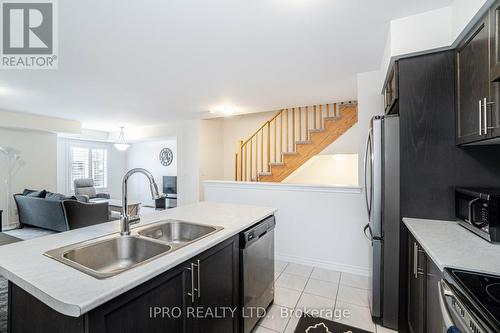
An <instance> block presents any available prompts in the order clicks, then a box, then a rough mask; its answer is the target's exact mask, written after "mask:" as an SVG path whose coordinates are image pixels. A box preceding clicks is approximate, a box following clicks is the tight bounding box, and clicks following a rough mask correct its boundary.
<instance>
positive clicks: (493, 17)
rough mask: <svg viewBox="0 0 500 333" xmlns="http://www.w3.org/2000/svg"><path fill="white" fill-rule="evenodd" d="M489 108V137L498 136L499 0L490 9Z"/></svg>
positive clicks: (499, 128)
mask: <svg viewBox="0 0 500 333" xmlns="http://www.w3.org/2000/svg"><path fill="white" fill-rule="evenodd" d="M490 80H491V82H490V96H491V102H492V104H490V108H489V109H488V110H487V111H488V113H487V116H488V118H489V119H488V122H487V125H488V128H487V135H488V136H489V137H490V138H499V137H500V0H498V1H496V2H495V4H494V5H493V6H492V7H491V9H490Z"/></svg>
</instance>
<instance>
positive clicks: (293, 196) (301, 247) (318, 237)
mask: <svg viewBox="0 0 500 333" xmlns="http://www.w3.org/2000/svg"><path fill="white" fill-rule="evenodd" d="M205 200H206V201H214V202H229V203H242V204H250V205H258V206H267V207H275V208H277V209H278V212H277V213H276V221H277V225H276V233H275V234H276V255H277V257H278V258H279V259H282V260H286V261H291V262H297V263H303V264H308V265H315V266H319V267H324V268H329V269H335V270H339V271H343V272H350V273H357V274H363V275H369V245H370V244H369V242H368V241H367V240H366V239H365V237H364V236H363V231H362V230H363V226H364V225H365V224H366V223H367V216H366V213H365V211H364V209H361V208H362V207H364V202H363V195H362V193H361V189H359V188H332V187H320V186H318V187H314V186H298V185H289V184H270V183H266V184H262V183H260V184H255V183H236V182H205Z"/></svg>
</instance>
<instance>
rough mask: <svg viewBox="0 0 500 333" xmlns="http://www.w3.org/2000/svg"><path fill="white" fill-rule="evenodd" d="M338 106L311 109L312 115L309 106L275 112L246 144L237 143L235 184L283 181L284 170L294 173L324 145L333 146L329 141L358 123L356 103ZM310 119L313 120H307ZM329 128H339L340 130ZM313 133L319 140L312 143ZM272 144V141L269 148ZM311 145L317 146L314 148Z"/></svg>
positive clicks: (315, 106)
mask: <svg viewBox="0 0 500 333" xmlns="http://www.w3.org/2000/svg"><path fill="white" fill-rule="evenodd" d="M337 104H338V103H330V104H317V105H313V106H312V111H313V112H312V114H311V112H309V111H310V108H309V106H304V107H296V108H295V107H294V108H285V109H281V110H280V111H278V112H277V113H276V114H275V115H274V116H273V117H272V118H271V119H270V120H268V121H266V122H265V123H264V124H263V125H262V126H261V127H260V128H259V129H257V131H255V132H254V134H252V135H251V136H250V137H249V138H248V139H247V140H246V141H243V140H240V141H239V142H238V143H239V149H238V152H237V153H236V154H235V163H234V165H235V173H234V178H235V180H239V181H262V180H264V181H266V180H268V181H270V180H271V179H283V178H284V177H286V175H287V174H289V173H290V172H291V171H290V170H285V169H284V168H285V167H288V169H290V167H291V168H293V170H295V169H296V168H297V167H298V165H300V164H301V163H304V162H305V161H306V160H307V159H308V158H309V157H310V156H311V154H317V153H319V151H320V149H322V147H323V148H324V145H326V144H328V142H333V141H332V140H335V139H336V138H338V136H340V135H341V134H342V133H343V132H345V131H346V130H347V129H348V128H350V127H351V126H352V125H353V124H354V123H355V122H356V121H357V107H356V102H345V103H344V102H342V103H340V104H338V105H337ZM332 105H333V107H332ZM345 108H347V109H345ZM303 109H305V112H302V110H303ZM341 109H342V110H344V109H345V112H346V116H344V115H342V118H341V114H340V110H341ZM343 112H344V111H343ZM290 113H291V116H290ZM311 117H312V119H310V118H311ZM318 117H319V119H318ZM303 118H304V119H303ZM341 119H343V120H341ZM310 120H312V125H313V126H312V128H310V127H309V123H310ZM303 122H305V126H303ZM332 122H334V123H332ZM332 124H333V125H332ZM335 124H338V125H335ZM278 126H279V130H278ZM332 126H340V130H337V129H335V127H332ZM271 127H272V131H273V133H272V134H271ZM332 130H333V132H332ZM303 131H305V135H304V136H303V135H302V133H303ZM283 132H285V133H283ZM312 133H315V134H314V138H316V136H318V139H315V140H313V136H312ZM278 135H279V141H278ZM271 140H273V143H272V144H271ZM318 140H319V141H318ZM283 141H285V142H283ZM297 143H300V146H297ZM310 144H313V146H308V145H310ZM271 145H272V146H271ZM314 145H319V146H318V147H315V146H314ZM271 154H272V158H271ZM304 154H306V155H304ZM307 154H309V155H307ZM289 155H290V156H289ZM285 157H286V158H285ZM294 159H295V160H294ZM286 160H288V162H286ZM290 163H292V166H288V164H290ZM297 163H299V164H297ZM273 168H276V171H277V172H278V174H277V176H273V174H274V173H275V172H273ZM272 181H276V180H272ZM278 181H279V180H278Z"/></svg>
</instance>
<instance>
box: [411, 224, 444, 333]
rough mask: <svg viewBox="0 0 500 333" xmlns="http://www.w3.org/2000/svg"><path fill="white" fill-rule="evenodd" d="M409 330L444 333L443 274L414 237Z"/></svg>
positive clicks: (412, 242)
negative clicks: (441, 286) (442, 305)
mask: <svg viewBox="0 0 500 333" xmlns="http://www.w3.org/2000/svg"><path fill="white" fill-rule="evenodd" d="M408 244H409V249H408V253H409V258H408V259H409V260H408V262H409V267H408V272H409V274H408V287H409V288H408V328H409V331H410V333H424V332H441V331H442V328H443V322H442V320H443V319H442V316H441V310H440V306H439V288H438V283H439V281H440V280H441V279H442V273H441V271H440V270H439V268H438V267H437V266H436V264H435V263H434V262H433V261H432V260H431V259H430V258H428V257H427V254H426V253H425V251H424V250H423V249H422V247H421V246H420V244H419V243H418V242H417V240H416V239H415V237H413V235H411V234H410V235H409V243H408Z"/></svg>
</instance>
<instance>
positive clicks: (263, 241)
mask: <svg viewBox="0 0 500 333" xmlns="http://www.w3.org/2000/svg"><path fill="white" fill-rule="evenodd" d="M275 224H276V222H275V218H274V216H271V217H268V218H266V219H265V220H263V221H261V222H259V223H257V224H256V225H254V226H252V227H250V228H249V229H247V230H245V231H243V232H242V233H241V234H240V262H241V267H242V269H241V271H240V276H241V280H240V283H241V291H242V295H241V301H242V306H241V309H242V313H241V326H242V332H244V333H249V332H250V331H252V329H253V328H254V326H255V324H257V322H258V321H259V319H260V318H261V317H262V315H263V312H264V309H267V307H268V306H269V305H270V304H272V303H273V301H274V226H275Z"/></svg>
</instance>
